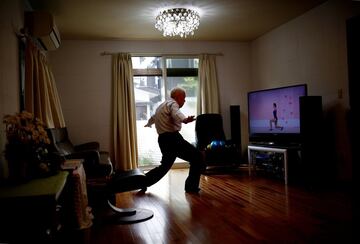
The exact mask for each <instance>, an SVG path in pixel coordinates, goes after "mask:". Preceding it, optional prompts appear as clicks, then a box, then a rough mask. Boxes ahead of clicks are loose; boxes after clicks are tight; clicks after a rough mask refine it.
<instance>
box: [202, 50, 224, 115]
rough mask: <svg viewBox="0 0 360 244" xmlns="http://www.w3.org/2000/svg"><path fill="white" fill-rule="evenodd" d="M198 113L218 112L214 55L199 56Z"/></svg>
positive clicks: (217, 89)
mask: <svg viewBox="0 0 360 244" xmlns="http://www.w3.org/2000/svg"><path fill="white" fill-rule="evenodd" d="M197 104H198V105H197V112H198V114H203V113H220V105H219V104H220V102H219V88H218V81H217V73H216V55H214V54H201V55H200V56H199V93H198V103H197Z"/></svg>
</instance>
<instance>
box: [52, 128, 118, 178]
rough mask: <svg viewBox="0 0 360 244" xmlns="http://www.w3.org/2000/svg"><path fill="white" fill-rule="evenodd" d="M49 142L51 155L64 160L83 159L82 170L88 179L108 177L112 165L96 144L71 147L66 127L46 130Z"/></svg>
mask: <svg viewBox="0 0 360 244" xmlns="http://www.w3.org/2000/svg"><path fill="white" fill-rule="evenodd" d="M47 130H48V131H47V132H48V135H49V138H50V140H51V149H50V150H51V151H50V152H51V153H53V154H54V155H56V156H59V157H62V158H65V159H80V158H82V159H84V164H83V165H84V169H85V172H86V176H87V177H89V178H94V177H103V176H108V175H110V174H111V173H112V171H113V168H112V163H111V161H110V158H109V154H108V153H107V152H102V151H100V145H99V143H98V142H95V141H94V142H87V143H83V144H80V145H73V144H72V142H71V141H70V138H69V135H68V131H67V128H66V127H63V128H50V129H47Z"/></svg>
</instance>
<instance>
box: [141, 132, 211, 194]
mask: <svg viewBox="0 0 360 244" xmlns="http://www.w3.org/2000/svg"><path fill="white" fill-rule="evenodd" d="M158 143H159V147H160V150H161V153H162V159H161V165H160V166H158V167H156V168H154V169H152V170H150V171H149V172H148V173H146V177H147V180H148V186H150V185H153V184H155V183H156V182H157V181H159V180H160V179H161V178H162V177H163V176H164V175H165V174H166V173H167V172H168V171H169V170H170V168H171V166H172V165H173V164H174V161H175V159H176V157H179V158H181V159H183V160H185V161H188V162H189V163H190V171H189V176H188V177H187V179H186V181H185V190H186V191H197V189H198V188H199V183H200V175H201V173H203V172H204V171H205V168H206V166H205V163H204V160H203V156H202V154H201V152H200V151H199V150H197V149H196V148H195V147H194V146H193V145H191V144H190V143H189V142H187V141H186V140H184V138H183V137H182V136H181V134H180V133H179V132H165V133H162V134H160V135H159V138H158Z"/></svg>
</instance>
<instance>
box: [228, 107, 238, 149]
mask: <svg viewBox="0 0 360 244" xmlns="http://www.w3.org/2000/svg"><path fill="white" fill-rule="evenodd" d="M230 125H231V140H232V142H233V143H234V144H236V145H239V146H241V125H240V106H239V105H230Z"/></svg>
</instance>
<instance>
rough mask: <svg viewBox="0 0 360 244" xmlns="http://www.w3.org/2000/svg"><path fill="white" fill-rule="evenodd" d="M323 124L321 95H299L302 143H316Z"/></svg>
mask: <svg viewBox="0 0 360 244" xmlns="http://www.w3.org/2000/svg"><path fill="white" fill-rule="evenodd" d="M322 126H323V113H322V97H321V96H302V97H300V132H301V137H302V142H303V143H315V144H316V143H317V142H316V140H317V139H319V136H321V133H320V131H321V128H322Z"/></svg>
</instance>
